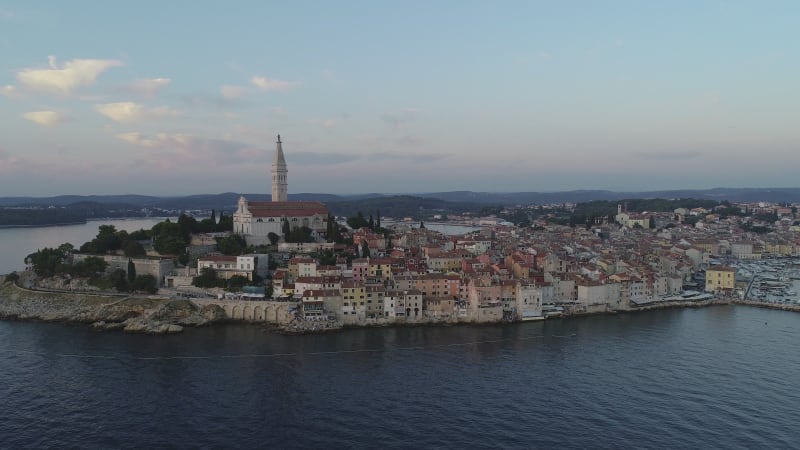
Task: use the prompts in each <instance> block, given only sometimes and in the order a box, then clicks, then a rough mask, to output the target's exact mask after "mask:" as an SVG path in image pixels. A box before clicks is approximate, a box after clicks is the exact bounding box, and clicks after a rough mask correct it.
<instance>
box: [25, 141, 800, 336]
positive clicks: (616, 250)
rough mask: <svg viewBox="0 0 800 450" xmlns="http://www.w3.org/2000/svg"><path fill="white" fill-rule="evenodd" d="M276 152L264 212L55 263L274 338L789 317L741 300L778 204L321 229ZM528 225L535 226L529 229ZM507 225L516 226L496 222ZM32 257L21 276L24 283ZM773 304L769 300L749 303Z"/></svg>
mask: <svg viewBox="0 0 800 450" xmlns="http://www.w3.org/2000/svg"><path fill="white" fill-rule="evenodd" d="M282 144H283V143H282V141H281V139H280V136H278V139H277V142H276V151H275V157H274V162H273V164H272V199H273V201H248V200H247V199H246V198H245V197H241V198H240V199H239V201H238V204H237V208H236V211H235V212H234V213H233V215H232V216H230V215H229V216H224V217H222V216H221V217H220V218H219V219H217V218H216V217H215V214H212V218H210V219H203V220H201V221H200V222H198V221H196V220H195V219H194V218H190V217H187V216H185V215H184V216H181V218H180V219H179V220H178V222H177V223H172V222H169V221H167V222H164V223H162V224H159V225H157V227H158V228H159V230H156V231H157V232H156V233H152V232H151V233H150V234H147V233H145V232H144V230H142V232H141V233H138V236H136V234H137V233H134V234H132V235H130V236H129V235H127V234H125V235H124V236H122V237H120V236H119V235H118V234H115V230H113V229H111V230H109V229H107V228H108V227H106V229H103V227H101V232H100V234H98V237H97V238H96V239H95V241H92V242H91V243H87V244H85V245H84V246H82V247H81V248H80V249H77V250H76V249H73V248H71V246H70V248H67V249H62V250H63V253H62V254H60V255H59V258H63V259H64V260H67V259H68V260H69V264H73V265H74V264H76V263H77V264H84V265H86V266H89V265H90V263H91V265H93V267H95V268H96V269H95V270H102V271H104V272H106V273H110V274H111V278H113V279H115V280H117V281H112V282H111V284H110V285H107V286H105V288H106V289H114V288H116V289H117V290H119V291H126V290H129V291H144V292H149V293H150V294H156V293H158V295H160V296H166V297H167V298H188V299H191V300H192V301H193V302H195V303H197V304H199V305H218V306H220V307H221V308H222V310H224V312H225V314H226V316H227V317H228V318H229V319H234V320H246V321H254V322H268V323H275V324H278V325H280V326H282V327H283V328H284V329H285V330H288V331H309V330H320V329H337V328H341V327H343V326H362V325H390V324H425V323H490V322H502V321H529V320H543V319H546V318H549V317H559V316H570V315H580V314H597V313H613V312H622V311H634V310H644V309H652V308H662V307H674V306H698V305H710V304H717V303H729V302H732V301H739V302H746V301H750V302H761V303H764V302H766V301H768V302H771V303H781V304H785V303H787V302H788V303H791V304H792V305H790V306H792V307H795V306H796V302H795V300H794V299H789V298H786V297H787V296H790V295H791V294H793V293H794V291H792V290H791V289H790V287H789V286H788V283H789V282H790V277H789V275H794V276H796V274H795V273H791V274H788V275H787V277H784V278H782V279H774V280H771V279H770V278H766V280H761V282H760V283H759V284H758V285H756V286H755V287H754V286H753V285H754V281H756V278H757V277H756V276H755V275H757V273H758V272H759V269H758V261H762V260H765V261H767V260H768V261H771V264H772V262H774V261H782V258H790V257H796V256H798V255H800V239H799V238H798V236H800V235H798V233H797V232H798V231H800V225H799V224H798V222H797V221H796V220H795V219H796V216H797V207H796V206H793V205H791V204H771V203H764V202H757V203H726V204H721V203H716V202H712V203H713V206H709V207H700V206H698V207H692V208H686V207H680V208H676V209H673V210H670V211H656V212H646V211H639V212H629V211H628V204H627V202H625V203H620V204H618V205H616V214H608V215H606V214H595V215H593V216H587V217H586V218H585V220H584V222H583V223H581V224H577V225H576V224H575V223H572V224H567V223H563V222H564V221H563V220H561V219H559V214H563V212H565V211H566V212H574V210H575V208H576V205H574V204H558V205H526V206H521V205H520V206H515V207H506V208H504V210H503V211H500V214H499V215H490V216H483V217H476V216H472V215H468V214H465V215H461V216H453V215H451V216H450V217H448V218H447V222H437V223H430V222H429V223H428V225H427V226H426V224H425V223H424V222H415V221H413V220H412V219H411V218H388V217H381V216H380V213H379V212H376V213H375V214H374V215H373V213H369V214H368V215H369V219H367V218H366V216H365V215H363V214H361V213H359V214H358V215H357V216H354V217H350V218H336V217H334V216H332V215H331V214H330V213H329V211H328V210H327V208H326V206H325V204H323V203H321V202H308V201H307V202H292V201H288V200H287V186H288V183H287V173H288V170H287V166H286V161H285V158H284V153H283V148H282ZM704 204H707V205H708V202H707V201H706V202H705V203H704ZM531 209H533V210H536V211H539V213H540V214H538V215H536V216H535V218H533V219H532V220H528V218H529V217H531V216H529V215H527V214H526V213H525V211H527V210H531ZM520 216H523V217H524V218H523V219H522V220H520V221H519V222H523V223H516V224H515V223H513V222H509V221H507V220H506V219H504V218H502V217H520ZM433 219H442V218H441V217H433ZM187 223H188V225H187ZM157 227H154V230H155V229H156V228H157ZM171 228H175V229H183V233H185V234H187V238H188V240H187V241H185V242H181V241H180V240H179V239H175V238H174V237H172V236H166V235H164V234H163V233H164V230H169V229H171ZM437 228H439V229H440V230H444V231H448V232H447V233H444V232H442V231H437ZM115 239H116V241H117V246H116V247H114V246H111V247H109V245H108V244H107V243H108V242H110V241H113V240H115ZM125 239H128V240H127V241H126V240H125ZM123 241H124V242H123ZM103 242H105V243H103ZM123 247H124V248H123ZM131 249H134V250H131ZM177 254H180V256H179V257H176V256H175V255H177ZM31 256H32V257H33V258H31V257H29V261H27V262H28V264H29V268H31V269H33V270H35V271H36V272H37V273H39V272H40V270H39V269H41V267H36V265H37V258H35V256H36V254H32V255H31ZM40 259H41V258H40ZM50 261H51V262H52V258H51V259H50ZM778 264H779V265H780V264H783V263H778ZM737 267H739V270H738V273H737ZM789 267H790V268H791V265H789ZM770 270H772V272H773V273H774V271H775V270H776V269H775V268H772V269H770ZM114 272H116V275H115V277H116V278H114ZM46 275H50V277H43V278H40V279H38V280H37V281H36V282H35V283H33V284H29V287H31V288H39V289H50V290H58V289H69V290H70V291H72V290H89V291H91V290H102V289H103V288H104V287H103V286H102V285H101V286H100V287H98V286H97V283H95V286H92V285H91V283H85V282H84V283H82V284H81V282H80V281H79V280H73V279H72V277H69V276H68V277H67V278H63V277H62V278H59V277H56V278H55V281H54V278H53V277H52V276H53V275H57V274H56V273H55V272H54V271H53V270H50V272H49V273H46ZM126 279H127V280H129V282H130V285H128V284H126ZM142 280H144V281H142ZM770 282H771V283H772V285H769V283H770ZM764 283H767V284H764ZM776 283H778V284H777V285H776ZM780 283H783V284H780ZM123 286H124V287H123ZM776 288H782V289H783V290H782V291H781V292H780V293H781V294H782V295H778V296H777V297H776V296H771V297H769V298H767V297H766V296H765V295H764V294H761V291H769V289H776ZM751 289H752V291H751ZM771 292H774V291H771Z"/></svg>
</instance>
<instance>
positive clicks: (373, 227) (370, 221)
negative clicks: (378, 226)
mask: <svg viewBox="0 0 800 450" xmlns="http://www.w3.org/2000/svg"><path fill="white" fill-rule="evenodd" d="M368 224H369V229H370V230H372V231H375V220H374V219H373V218H372V214H370V215H369V222H368Z"/></svg>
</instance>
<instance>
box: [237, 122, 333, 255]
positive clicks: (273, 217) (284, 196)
mask: <svg viewBox="0 0 800 450" xmlns="http://www.w3.org/2000/svg"><path fill="white" fill-rule="evenodd" d="M282 144H283V142H282V141H281V136H280V135H278V140H277V142H276V143H275V160H274V161H273V163H272V201H270V202H262V201H248V200H247V199H246V198H245V197H244V196H242V197H239V202H238V204H237V208H236V212H235V213H233V232H234V233H238V234H241V235H243V236H244V237H245V239H246V240H247V243H248V244H253V245H258V244H266V243H268V242H269V235H270V233H274V234H275V235H277V236H278V237H282V236H283V230H284V222H288V223H289V227H290V228H294V227H308V228H310V229H311V231H312V233H313V234H314V235H316V236H323V235H325V233H326V231H327V228H328V208H327V207H325V204H324V203H321V202H290V201H288V193H287V192H288V179H287V174H288V170H287V168H286V159H285V158H284V155H283V145H282Z"/></svg>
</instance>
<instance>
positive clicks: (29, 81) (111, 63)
mask: <svg viewBox="0 0 800 450" xmlns="http://www.w3.org/2000/svg"><path fill="white" fill-rule="evenodd" d="M48 64H49V66H50V68H49V69H24V70H22V71H20V72H18V73H17V80H19V82H20V83H22V84H23V85H24V86H25V87H27V88H28V89H31V90H34V91H41V92H47V93H54V94H60V95H70V94H72V92H73V91H74V90H76V89H77V88H79V87H83V86H89V85H91V84H93V83H94V82H95V80H97V77H98V76H99V75H100V74H101V73H103V72H105V71H106V70H108V69H111V68H112V67H118V66H121V65H122V62H121V61H117V60H113V59H73V60H71V61H67V62H65V63H64V66H63V67H61V68H59V67H58V65H57V64H56V58H55V57H54V56H50V57H48Z"/></svg>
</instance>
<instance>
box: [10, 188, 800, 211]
mask: <svg viewBox="0 0 800 450" xmlns="http://www.w3.org/2000/svg"><path fill="white" fill-rule="evenodd" d="M240 195H242V194H238V193H234V192H225V193H221V194H198V195H188V196H180V197H178V196H175V197H156V196H147V195H85V196H84V195H60V196H55V197H0V207H3V206H5V207H9V206H57V207H58V206H67V205H73V204H76V203H82V202H83V203H100V204H112V205H116V206H118V207H123V206H125V207H138V208H157V209H172V210H191V209H217V210H231V209H234V208H235V207H236V202H237V200H238V199H239V196H240ZM244 196H245V197H247V199H248V200H262V201H263V200H270V196H269V195H268V194H244ZM414 197H417V198H423V199H437V200H441V201H444V202H456V203H473V204H475V203H478V204H485V205H504V206H505V205H518V204H531V203H535V204H552V203H580V202H588V201H592V200H623V199H630V198H665V199H674V198H695V199H707V200H716V201H724V200H728V201H733V202H757V201H765V202H775V203H781V202H800V188H714V189H685V190H665V191H631V192H615V191H604V190H576V191H561V192H472V191H451V192H426V193H417V194H407V195H393V194H376V193H372V194H358V195H334V194H319V193H302V194H290V195H289V200H291V201H321V202H325V203H327V204H329V205H331V206H334V205H333V204H335V203H339V202H341V203H343V204H350V203H352V202H366V200H370V199H392V198H393V199H405V200H403V201H407V199H408V198H414ZM375 201H376V200H372V201H371V202H366V203H375ZM376 206H377V205H376ZM428 206H434V205H432V204H431V205H428ZM437 206H438V205H437Z"/></svg>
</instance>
